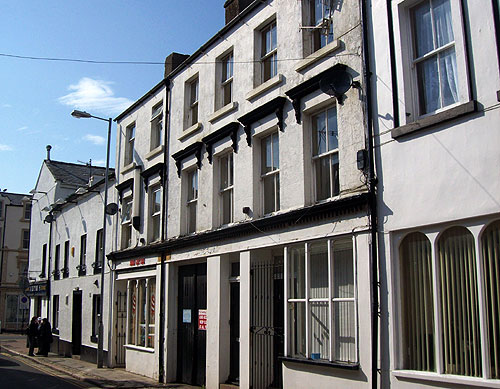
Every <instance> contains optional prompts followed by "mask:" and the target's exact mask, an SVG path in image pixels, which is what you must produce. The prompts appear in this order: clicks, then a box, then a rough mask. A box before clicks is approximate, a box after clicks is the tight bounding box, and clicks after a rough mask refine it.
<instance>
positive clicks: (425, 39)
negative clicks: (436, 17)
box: [413, 1, 434, 58]
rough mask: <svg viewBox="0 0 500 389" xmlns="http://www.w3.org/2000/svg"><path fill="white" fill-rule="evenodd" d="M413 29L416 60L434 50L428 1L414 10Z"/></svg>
mask: <svg viewBox="0 0 500 389" xmlns="http://www.w3.org/2000/svg"><path fill="white" fill-rule="evenodd" d="M413 29H414V40H415V41H414V44H415V51H416V58H420V57H422V56H423V55H424V54H426V53H429V52H430V51H432V50H434V43H433V37H432V17H431V10H430V5H429V2H428V1H424V2H423V3H421V4H419V5H418V6H416V7H415V8H413Z"/></svg>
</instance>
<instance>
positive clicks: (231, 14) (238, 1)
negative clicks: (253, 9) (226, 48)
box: [224, 0, 254, 24]
mask: <svg viewBox="0 0 500 389" xmlns="http://www.w3.org/2000/svg"><path fill="white" fill-rule="evenodd" d="M253 1H254V0H226V2H225V3H224V8H225V9H226V24H228V23H229V22H230V21H231V20H233V19H234V18H235V17H236V16H238V15H239V14H240V12H241V11H243V10H244V9H245V8H246V7H248V6H249V5H250V4H251V3H252V2H253Z"/></svg>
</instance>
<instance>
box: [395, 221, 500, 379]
mask: <svg viewBox="0 0 500 389" xmlns="http://www.w3.org/2000/svg"><path fill="white" fill-rule="evenodd" d="M475 227H476V228H475V229H469V228H467V227H464V226H454V227H450V228H444V229H443V230H440V231H437V232H438V233H439V235H438V236H437V238H436V231H434V230H433V231H429V233H427V232H421V231H417V232H412V233H410V234H407V235H406V236H405V237H404V239H402V241H401V244H400V245H399V257H400V258H399V260H400V261H399V266H400V274H399V281H400V282H399V283H400V288H401V297H402V299H401V307H400V310H401V327H400V328H401V337H402V344H401V351H402V352H401V355H402V357H403V358H402V361H401V362H402V367H403V368H404V369H410V370H420V371H435V372H438V373H441V374H453V375H463V376H470V377H483V378H495V379H497V378H500V341H499V336H498V334H499V333H500V325H499V320H498V318H499V317H500V298H499V296H500V294H499V290H500V288H499V286H498V279H499V278H500V255H499V254H500V221H496V222H494V223H491V224H490V225H488V226H475ZM477 227H481V230H482V231H483V232H482V233H479V232H478V231H479V228H477ZM483 227H485V228H483ZM477 242H479V245H476V243H477ZM476 247H479V248H480V252H479V253H478V252H477V249H476ZM480 259H481V260H480ZM435 316H436V317H435Z"/></svg>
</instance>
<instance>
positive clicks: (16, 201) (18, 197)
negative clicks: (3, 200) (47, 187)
mask: <svg viewBox="0 0 500 389" xmlns="http://www.w3.org/2000/svg"><path fill="white" fill-rule="evenodd" d="M1 195H2V196H4V197H7V198H8V199H9V201H10V204H11V205H23V199H24V198H25V197H29V198H30V199H31V195H30V194H22V193H9V192H1Z"/></svg>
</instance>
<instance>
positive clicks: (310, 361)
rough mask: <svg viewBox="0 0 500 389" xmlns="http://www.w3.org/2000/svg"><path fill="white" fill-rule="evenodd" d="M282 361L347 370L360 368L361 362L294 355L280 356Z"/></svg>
mask: <svg viewBox="0 0 500 389" xmlns="http://www.w3.org/2000/svg"><path fill="white" fill-rule="evenodd" d="M279 359H280V361H282V362H293V363H300V364H304V365H313V366H325V367H334V368H338V369H346V370H359V363H357V362H353V363H347V362H345V363H342V362H329V361H324V360H319V359H303V358H293V357H280V358H279Z"/></svg>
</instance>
